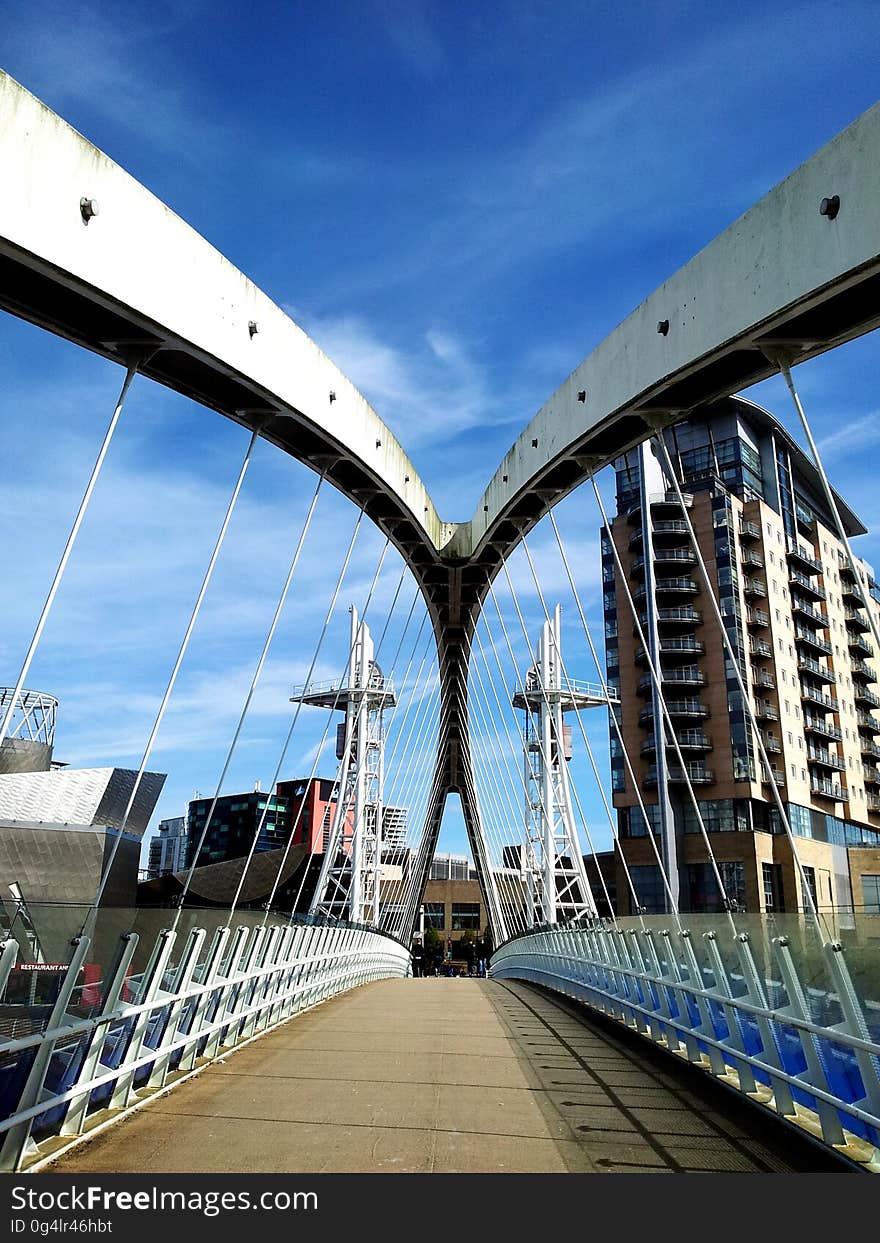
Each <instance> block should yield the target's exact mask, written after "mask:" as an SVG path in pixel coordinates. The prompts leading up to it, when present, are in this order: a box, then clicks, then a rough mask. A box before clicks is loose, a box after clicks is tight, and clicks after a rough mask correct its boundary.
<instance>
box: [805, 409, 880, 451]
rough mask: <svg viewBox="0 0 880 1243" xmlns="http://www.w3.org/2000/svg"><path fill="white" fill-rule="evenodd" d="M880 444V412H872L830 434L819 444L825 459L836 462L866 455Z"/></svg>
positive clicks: (852, 420)
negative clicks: (858, 454)
mask: <svg viewBox="0 0 880 1243" xmlns="http://www.w3.org/2000/svg"><path fill="white" fill-rule="evenodd" d="M876 444H880V410H872V411H871V412H870V413H869V414H862V415H860V416H859V417H858V418H856V419H851V420H850V421H849V422H848V423H844V424H843V425H842V426H840V427H838V428H836V429H835V430H834V431H833V432H829V433H828V434H827V435H826V436H823V437H822V439H821V440H819V441H818V442H817V447H818V449H819V452H820V453H821V454H822V457H823V458H827V459H828V460H835V459H838V458H841V457H843V456H845V455H848V454H851V453H865V452H867V451H868V450H870V449H871V447H872V446H873V445H876Z"/></svg>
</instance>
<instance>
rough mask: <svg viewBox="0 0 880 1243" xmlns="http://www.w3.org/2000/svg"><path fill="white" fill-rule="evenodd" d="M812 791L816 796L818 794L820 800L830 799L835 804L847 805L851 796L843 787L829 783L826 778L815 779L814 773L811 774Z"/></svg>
mask: <svg viewBox="0 0 880 1243" xmlns="http://www.w3.org/2000/svg"><path fill="white" fill-rule="evenodd" d="M810 789H811V790H812V791H813V793H814V794H818V795H819V797H820V798H830V799H833V800H834V802H835V803H846V802H848V801H849V795H848V794H847V792H846V789H845V788H844V787H843V786H839V785H837V784H836V783H835V782H833V781H828V780H826V778H824V777H815V776H813V774H812V773H811V774H810Z"/></svg>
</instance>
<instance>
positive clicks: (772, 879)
mask: <svg viewBox="0 0 880 1243" xmlns="http://www.w3.org/2000/svg"><path fill="white" fill-rule="evenodd" d="M761 877H762V881H763V887H764V910H765V911H767V913H768V914H772V913H773V912H777V913H779V912H782V911H784V910H785V907H784V906H783V905H782V871H781V868H780V866H779V864H778V863H762V864H761Z"/></svg>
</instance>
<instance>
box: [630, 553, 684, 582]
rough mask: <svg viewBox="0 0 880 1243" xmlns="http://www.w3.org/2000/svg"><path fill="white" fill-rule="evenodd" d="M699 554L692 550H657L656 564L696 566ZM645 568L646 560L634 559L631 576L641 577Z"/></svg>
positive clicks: (642, 558) (655, 554) (641, 558)
mask: <svg viewBox="0 0 880 1243" xmlns="http://www.w3.org/2000/svg"><path fill="white" fill-rule="evenodd" d="M696 563H697V554H696V553H695V552H694V551H693V549H691V548H655V549H654V564H655V565H658V564H659V565H676V564H677V565H696ZM644 568H645V558H644V557H635V558H633V562H632V565H631V566H630V571H629V572H630V574H631V575H632V576H633V577H635V576H636V575H638V576H639V577H641V575H642V572H643V570H644Z"/></svg>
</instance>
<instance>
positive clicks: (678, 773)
mask: <svg viewBox="0 0 880 1243" xmlns="http://www.w3.org/2000/svg"><path fill="white" fill-rule="evenodd" d="M685 773H687V775H688V778H689V779H690V783H691V785H695V786H708V785H712V784H713V783H714V781H715V773H714V772H713V771H712V769H711V768H704V767H703V765H702V764H686V765H685V767H684V769H682V768H681V767H680V766H679V765H675V766H673V767H670V768H668V769H667V770H666V775H667V777H668V779H669V782H670V784H673V783H674V784H675V785H683V784H684V781H685ZM656 784H657V765H656V764H652V765H651V766H650V767H649V769H648V771H647V773H646V774H645V786H646V787H648V788H651V787H653V786H656Z"/></svg>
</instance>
